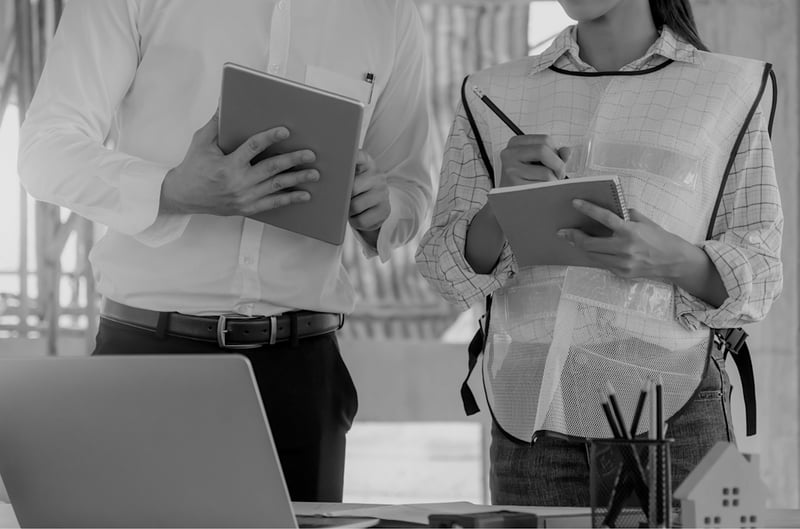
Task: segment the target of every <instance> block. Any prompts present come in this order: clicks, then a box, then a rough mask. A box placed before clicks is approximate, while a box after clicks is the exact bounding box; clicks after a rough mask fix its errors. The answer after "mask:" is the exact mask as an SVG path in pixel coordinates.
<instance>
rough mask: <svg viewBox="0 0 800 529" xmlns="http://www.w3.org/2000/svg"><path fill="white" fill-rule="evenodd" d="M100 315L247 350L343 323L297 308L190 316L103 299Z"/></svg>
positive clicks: (336, 316)
mask: <svg viewBox="0 0 800 529" xmlns="http://www.w3.org/2000/svg"><path fill="white" fill-rule="evenodd" d="M100 315H101V316H102V317H103V318H106V319H109V320H112V321H115V322H117V323H122V324H125V325H130V326H132V327H138V328H140V329H146V330H150V331H154V332H156V331H158V330H163V331H164V332H165V333H166V334H169V335H170V336H178V337H181V338H189V339H192V340H203V341H207V342H216V343H217V344H218V345H219V347H222V348H226V349H251V348H256V347H261V346H262V345H268V344H275V343H278V342H285V341H288V340H291V339H292V338H293V331H294V337H295V338H297V339H299V338H309V337H311V336H319V335H322V334H327V333H329V332H334V331H336V330H338V329H341V327H342V325H343V324H344V314H335V313H330V312H313V311H308V310H298V311H293V312H288V313H285V314H279V315H276V316H241V315H237V314H225V315H220V316H191V315H188V314H181V313H179V312H158V311H155V310H147V309H139V308H136V307H130V306H128V305H123V304H122V303H117V302H116V301H114V300H111V299H105V300H104V301H103V308H102V310H101V312H100Z"/></svg>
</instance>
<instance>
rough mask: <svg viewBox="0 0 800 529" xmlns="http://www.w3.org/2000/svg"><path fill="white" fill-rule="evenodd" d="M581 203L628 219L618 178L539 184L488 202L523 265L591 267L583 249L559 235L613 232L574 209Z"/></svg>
mask: <svg viewBox="0 0 800 529" xmlns="http://www.w3.org/2000/svg"><path fill="white" fill-rule="evenodd" d="M576 198H580V199H583V200H586V201H588V202H592V203H594V204H597V205H598V206H600V207H603V208H606V209H609V210H611V211H613V212H615V213H616V214H617V215H618V216H619V217H620V218H623V219H626V220H627V219H628V209H627V207H626V206H625V196H624V195H623V193H622V186H621V185H620V181H619V177H618V176H616V175H601V176H585V177H579V178H571V179H565V180H555V181H549V182H536V183H533V184H524V185H518V186H510V187H499V188H495V189H492V190H491V191H490V192H489V203H490V204H491V207H492V210H493V211H494V214H495V216H496V217H497V221H498V222H499V223H500V226H501V227H502V228H503V232H504V233H505V235H506V238H507V239H508V243H509V244H510V245H511V249H512V250H513V252H514V255H515V256H516V258H517V263H518V264H519V265H521V266H531V265H570V266H591V264H590V263H589V262H588V260H587V259H586V258H585V257H584V256H583V254H582V253H581V252H580V251H579V250H577V249H575V248H574V247H572V246H570V245H569V244H568V243H567V242H565V241H563V240H561V239H559V238H558V237H557V236H556V232H558V230H560V229H562V228H580V229H581V230H583V231H584V232H586V233H587V234H589V235H592V236H595V237H607V236H609V235H611V230H609V229H608V228H606V227H605V226H603V225H602V224H600V223H599V222H597V221H595V220H594V219H591V218H589V217H587V216H586V215H583V214H582V213H580V212H578V211H577V210H576V209H575V208H574V207H573V206H572V200H573V199H576Z"/></svg>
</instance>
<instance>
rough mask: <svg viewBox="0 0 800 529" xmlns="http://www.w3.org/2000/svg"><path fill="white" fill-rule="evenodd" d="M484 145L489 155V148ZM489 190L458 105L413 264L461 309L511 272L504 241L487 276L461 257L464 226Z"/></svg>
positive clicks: (511, 259)
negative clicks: (427, 224)
mask: <svg viewBox="0 0 800 529" xmlns="http://www.w3.org/2000/svg"><path fill="white" fill-rule="evenodd" d="M486 147H487V149H489V152H491V149H490V146H489V145H487V146H486ZM491 186H492V183H491V179H490V178H489V174H488V172H487V170H486V167H485V166H484V164H483V162H482V160H481V158H480V154H479V151H478V147H477V143H476V140H475V136H474V134H473V133H472V131H471V128H470V125H469V121H468V120H467V117H466V114H465V113H464V109H463V106H461V105H459V107H458V110H457V113H456V118H455V121H454V122H453V126H452V128H451V130H450V135H449V136H448V138H447V143H446V145H445V149H444V160H443V162H442V171H441V179H440V183H439V192H438V195H437V198H436V205H435V207H434V212H433V220H432V222H431V227H430V229H429V230H428V231H427V233H425V235H424V236H423V238H422V240H421V242H420V245H419V248H418V249H417V254H416V261H417V266H418V268H419V271H420V273H421V274H422V275H423V276H424V277H425V278H426V279H427V280H428V282H429V283H430V284H431V285H432V286H433V288H434V289H436V290H437V291H438V292H439V293H440V294H441V295H442V297H444V299H446V300H447V301H448V302H450V303H452V304H454V305H457V306H458V307H460V308H462V309H467V308H469V307H471V306H472V305H475V304H476V303H479V302H481V301H483V299H484V298H485V297H486V296H487V295H489V294H491V293H492V292H494V291H495V290H497V289H498V288H500V287H501V286H502V285H503V284H504V283H505V282H506V281H507V279H508V278H509V277H510V276H511V275H513V273H514V272H515V270H516V263H515V261H514V257H513V254H512V252H511V248H510V247H509V246H508V243H507V242H506V243H505V244H504V246H503V250H502V253H501V255H500V258H499V260H498V263H497V265H496V266H495V268H494V270H492V271H491V272H490V273H489V274H477V273H476V272H475V271H474V270H473V269H472V267H471V266H470V265H469V263H467V260H466V258H465V246H466V240H467V230H468V229H469V224H470V223H471V222H472V219H473V218H474V217H475V215H476V214H477V213H478V211H480V210H481V208H482V207H483V206H484V205H485V204H486V201H487V196H488V193H489V190H490V189H491Z"/></svg>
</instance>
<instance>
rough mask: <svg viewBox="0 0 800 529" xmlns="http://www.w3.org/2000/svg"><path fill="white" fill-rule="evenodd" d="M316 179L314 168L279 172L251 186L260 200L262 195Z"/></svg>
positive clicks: (317, 178)
mask: <svg viewBox="0 0 800 529" xmlns="http://www.w3.org/2000/svg"><path fill="white" fill-rule="evenodd" d="M318 180H319V172H318V171H317V170H316V169H307V170H304V171H292V172H287V173H280V174H277V175H275V176H273V177H271V178H267V179H265V180H264V181H263V182H260V183H259V184H258V185H256V186H255V187H254V188H253V194H254V195H255V196H256V197H258V198H257V199H258V200H260V199H261V198H262V197H265V196H268V195H273V194H275V193H281V192H283V191H285V190H287V189H291V188H293V187H297V186H298V185H300V184H307V183H310V182H316V181H318Z"/></svg>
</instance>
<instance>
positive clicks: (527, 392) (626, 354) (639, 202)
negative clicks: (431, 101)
mask: <svg viewBox="0 0 800 529" xmlns="http://www.w3.org/2000/svg"><path fill="white" fill-rule="evenodd" d="M698 58H699V60H698V62H697V64H688V63H680V62H673V61H671V60H668V61H665V62H664V63H662V64H661V65H659V66H656V67H654V68H650V69H647V70H641V71H635V72H619V73H615V74H607V73H578V72H569V71H564V70H560V69H558V68H555V67H551V68H550V69H547V70H544V71H541V72H538V73H536V74H533V75H531V74H530V73H529V71H528V67H527V65H526V61H524V60H523V61H517V62H512V63H508V64H504V65H500V66H498V67H495V68H492V69H489V70H484V71H482V72H479V73H477V74H475V75H473V76H471V77H470V78H469V79H467V80H465V87H466V86H468V85H469V84H470V83H474V84H475V85H477V86H480V87H481V88H482V89H483V90H484V91H485V92H486V93H487V95H489V97H490V98H491V99H492V100H493V101H494V102H495V103H496V104H497V105H498V106H499V107H500V108H502V109H504V111H505V112H506V114H508V115H509V117H511V119H512V120H513V121H515V122H516V123H517V124H519V125H520V126H521V128H522V129H523V130H526V131H527V132H529V133H539V134H549V135H550V136H552V137H553V139H554V140H555V143H556V145H559V146H563V145H568V146H572V155H571V157H570V159H569V162H568V166H567V171H568V172H570V173H571V174H574V175H575V177H580V176H584V175H594V174H616V175H619V177H620V180H621V183H622V188H623V192H624V194H625V198H626V202H627V204H628V206H629V207H631V208H634V209H637V210H638V211H640V212H642V213H643V214H644V215H646V216H647V217H649V218H650V219H652V220H653V221H654V222H656V223H657V224H659V225H660V226H661V227H662V228H664V229H665V230H667V231H669V232H672V233H674V234H676V235H679V236H680V237H682V238H684V239H686V240H687V241H689V242H691V243H692V244H700V243H702V242H703V241H704V240H706V239H707V238H708V237H709V233H710V229H709V226H710V225H711V224H712V222H713V219H714V216H715V215H716V210H717V207H718V204H717V200H718V197H719V196H720V194H721V190H722V188H723V186H724V183H725V180H726V179H727V176H728V173H729V172H730V168H731V165H732V160H733V157H734V156H735V155H736V152H737V149H738V146H739V144H740V142H741V137H742V135H743V134H744V131H745V130H746V128H747V126H748V124H749V122H750V119H751V118H752V116H753V114H754V112H755V110H756V108H757V107H758V105H759V104H760V102H761V99H762V95H763V92H764V89H765V86H766V81H767V78H768V75H769V74H770V71H771V70H770V65H768V64H764V63H761V62H758V61H753V60H749V59H741V58H737V57H729V56H724V55H719V54H712V53H705V52H698ZM773 82H774V80H773ZM469 92H470V91H469V90H463V89H462V97H463V98H464V106H465V108H466V110H467V112H468V115H469V116H470V120H471V122H472V124H473V128H474V131H475V133H476V137H477V140H478V143H479V147H480V149H481V151H482V155H483V157H484V162H485V163H486V164H487V166H488V167H487V168H488V169H489V171H490V175H493V174H494V171H493V169H492V167H496V168H499V167H501V160H500V152H501V151H502V149H503V148H504V147H505V146H506V145H507V144H508V141H509V139H510V138H511V136H512V134H513V133H512V132H511V131H510V130H508V128H507V127H506V125H505V124H503V123H502V122H501V121H500V120H497V119H492V118H491V117H490V116H489V115H486V114H483V115H482V114H481V113H480V112H479V111H477V110H476V109H477V108H480V107H479V105H480V103H478V102H477V99H475V98H470V97H467V95H466V94H467V93H469ZM577 99H580V100H581V101H584V102H587V101H588V104H583V105H575V104H574V101H576V100H577ZM470 107H471V108H472V111H470V110H469V109H470ZM578 107H580V108H578ZM587 108H588V111H587ZM473 114H474V116H475V117H474V118H473ZM765 114H766V113H765ZM481 138H486V139H487V140H490V141H487V142H486V143H489V144H490V145H492V146H493V152H486V151H485V147H484V145H483V143H484V142H483V141H482V140H481ZM496 174H497V178H499V175H500V171H497V173H496ZM493 296H494V299H493V301H492V302H491V307H492V311H491V320H490V321H491V324H490V325H489V328H488V329H486V333H485V334H484V335H483V336H482V339H483V340H485V342H484V343H483V344H481V345H484V346H485V355H484V361H483V378H484V387H485V390H486V396H487V400H488V402H489V405H490V407H491V412H492V414H493V417H494V418H495V420H496V421H497V423H498V425H499V426H500V427H501V428H502V429H503V430H504V431H505V432H506V433H507V434H509V435H510V436H512V437H515V438H517V439H519V440H521V441H526V442H530V441H532V440H534V439H535V437H536V436H537V435H538V434H540V433H542V432H550V433H556V434H561V435H566V436H570V437H595V438H600V437H610V436H611V433H610V430H609V427H608V424H607V422H606V419H605V416H604V415H603V413H602V411H601V404H600V403H601V399H602V398H603V397H602V393H601V392H602V390H603V388H604V387H605V385H606V382H607V381H611V382H612V384H613V385H614V388H615V389H616V392H617V397H618V399H619V400H620V404H621V406H622V408H623V413H624V414H625V415H626V417H627V418H628V419H629V418H630V416H631V415H632V414H633V409H634V407H635V402H636V399H637V397H638V395H639V391H640V389H641V388H642V384H643V381H644V380H646V379H647V378H648V377H657V376H659V375H660V376H661V377H662V378H663V381H664V409H665V416H666V417H671V416H673V415H675V414H676V413H677V412H678V411H679V410H680V409H681V408H682V407H683V406H684V405H685V404H686V403H687V402H688V401H689V399H690V398H691V397H692V395H693V394H694V392H695V390H696V389H697V387H698V385H699V383H700V381H701V379H702V377H703V374H704V372H705V369H706V368H707V365H708V358H709V354H710V351H711V347H712V345H713V336H714V335H713V332H710V330H709V329H708V328H701V329H699V330H690V329H688V328H687V327H686V326H684V325H682V324H681V323H680V322H679V321H678V320H677V317H676V310H675V287H674V286H673V285H671V284H668V283H663V282H659V281H651V280H628V279H622V278H620V277H617V276H615V275H613V274H611V273H610V272H607V271H605V270H602V269H597V268H584V267H564V266H533V267H524V268H521V269H520V270H519V271H518V273H517V274H515V275H514V276H513V277H512V278H511V279H510V280H509V281H508V282H507V283H506V284H505V285H504V286H503V287H502V288H501V289H499V290H497V291H496V292H495V293H494V295H493ZM473 345H474V344H473ZM465 387H466V386H465ZM467 391H468V389H467ZM462 396H464V397H465V404H467V401H468V400H469V399H468V398H467V397H468V396H469V397H471V394H470V395H468V396H467V395H464V388H462ZM748 419H749V417H748ZM644 422H646V421H642V422H641V423H640V428H639V432H638V433H642V432H644V431H645V430H646V429H647V425H646V424H643V423H644Z"/></svg>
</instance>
